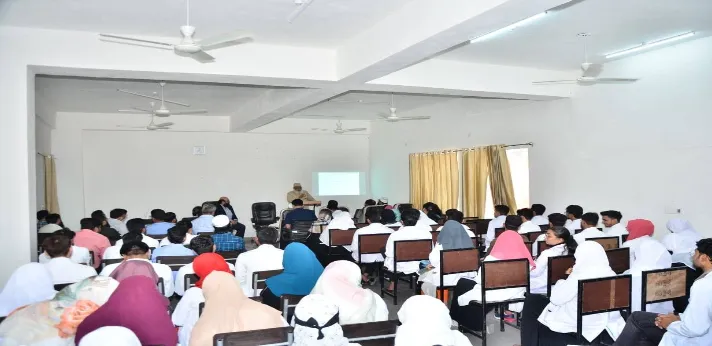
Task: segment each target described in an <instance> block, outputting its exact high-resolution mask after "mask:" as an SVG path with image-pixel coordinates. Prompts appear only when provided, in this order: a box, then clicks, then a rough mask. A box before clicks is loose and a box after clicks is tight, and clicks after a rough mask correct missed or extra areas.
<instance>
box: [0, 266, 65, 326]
mask: <svg viewBox="0 0 712 346" xmlns="http://www.w3.org/2000/svg"><path fill="white" fill-rule="evenodd" d="M56 293H57V291H55V290H54V284H53V283H52V274H51V273H50V272H49V270H47V268H46V267H45V266H44V264H39V263H27V264H25V265H23V266H21V267H20V268H17V269H16V270H15V271H14V272H13V273H12V276H10V280H8V281H7V284H6V285H5V287H3V289H2V293H0V316H7V315H8V314H9V313H11V312H13V311H14V310H15V309H17V308H19V307H22V306H25V305H30V304H34V303H38V302H41V301H45V300H50V299H52V298H54V295H55V294H56Z"/></svg>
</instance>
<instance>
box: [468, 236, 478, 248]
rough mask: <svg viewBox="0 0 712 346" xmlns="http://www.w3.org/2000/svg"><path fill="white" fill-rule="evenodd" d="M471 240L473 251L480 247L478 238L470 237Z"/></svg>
mask: <svg viewBox="0 0 712 346" xmlns="http://www.w3.org/2000/svg"><path fill="white" fill-rule="evenodd" d="M470 239H472V246H474V247H475V249H477V248H479V246H480V238H479V237H478V236H474V237H470Z"/></svg>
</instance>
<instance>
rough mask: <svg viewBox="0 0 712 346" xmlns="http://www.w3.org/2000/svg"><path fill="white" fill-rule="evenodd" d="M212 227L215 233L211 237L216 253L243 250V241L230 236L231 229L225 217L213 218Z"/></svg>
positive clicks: (228, 220)
mask: <svg viewBox="0 0 712 346" xmlns="http://www.w3.org/2000/svg"><path fill="white" fill-rule="evenodd" d="M213 227H214V228H213V230H214V232H215V233H214V234H213V235H212V237H213V241H214V242H215V247H216V249H217V251H218V252H220V251H242V250H245V240H244V239H242V238H241V237H238V236H236V235H233V234H232V232H233V229H232V227H231V225H230V219H228V218H227V216H225V215H218V216H216V217H214V218H213Z"/></svg>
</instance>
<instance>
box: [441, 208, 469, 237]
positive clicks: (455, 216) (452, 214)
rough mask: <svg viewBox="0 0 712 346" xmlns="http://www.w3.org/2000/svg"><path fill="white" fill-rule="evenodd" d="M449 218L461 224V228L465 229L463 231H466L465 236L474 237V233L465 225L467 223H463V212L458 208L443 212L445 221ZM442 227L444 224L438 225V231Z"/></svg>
mask: <svg viewBox="0 0 712 346" xmlns="http://www.w3.org/2000/svg"><path fill="white" fill-rule="evenodd" d="M449 220H452V221H457V222H458V223H460V224H461V225H462V228H463V229H464V230H465V232H466V233H467V236H468V237H474V236H475V233H474V232H472V231H471V230H470V228H469V227H467V225H465V224H463V223H462V221H464V220H465V214H463V213H462V212H461V211H459V210H457V209H448V210H447V211H446V212H445V221H449ZM443 227H444V226H440V227H439V228H438V232H440V231H442V230H443Z"/></svg>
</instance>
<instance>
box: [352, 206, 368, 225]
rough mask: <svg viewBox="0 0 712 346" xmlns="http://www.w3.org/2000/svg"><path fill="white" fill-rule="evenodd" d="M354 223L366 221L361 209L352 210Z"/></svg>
mask: <svg viewBox="0 0 712 346" xmlns="http://www.w3.org/2000/svg"><path fill="white" fill-rule="evenodd" d="M353 220H354V223H364V222H366V216H365V214H364V212H363V209H356V211H354V217H353Z"/></svg>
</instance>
